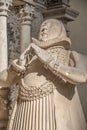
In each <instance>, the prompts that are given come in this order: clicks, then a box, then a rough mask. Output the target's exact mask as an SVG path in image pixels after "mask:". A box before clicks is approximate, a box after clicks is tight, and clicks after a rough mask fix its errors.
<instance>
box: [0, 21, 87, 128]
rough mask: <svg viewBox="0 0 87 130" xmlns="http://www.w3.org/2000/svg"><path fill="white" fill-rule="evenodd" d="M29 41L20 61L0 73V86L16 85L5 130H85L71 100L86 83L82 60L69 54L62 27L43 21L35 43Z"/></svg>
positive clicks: (75, 102)
mask: <svg viewBox="0 0 87 130" xmlns="http://www.w3.org/2000/svg"><path fill="white" fill-rule="evenodd" d="M32 41H33V42H32V43H31V44H30V45H29V47H28V48H27V49H26V50H25V51H24V53H22V54H21V56H20V58H19V59H17V60H14V61H13V62H12V64H11V65H10V67H9V68H8V69H7V70H4V71H3V72H1V73H0V85H1V86H2V87H10V86H12V85H14V84H19V93H18V98H17V102H16V103H15V106H14V109H13V113H12V116H11V119H10V121H9V123H8V127H7V130H86V126H85V119H84V116H83V113H82V110H81V113H80V114H79V109H81V106H80V103H79V101H78V100H77V99H76V98H75V93H76V90H75V88H76V87H75V86H76V85H77V84H80V83H84V82H86V80H87V68H86V66H87V61H86V57H85V56H83V55H81V54H79V53H77V52H75V51H70V45H71V41H70V39H69V38H68V37H67V35H66V31H65V28H64V26H63V24H62V22H61V21H58V20H55V19H48V20H46V21H44V22H43V23H42V25H41V29H40V34H39V40H37V39H34V38H32ZM83 58H84V59H83ZM74 99H75V100H74ZM72 102H74V105H73V103H72ZM73 106H74V107H73ZM77 106H79V109H78V108H77ZM75 107H76V108H75ZM77 109H78V111H77ZM75 110H76V111H75ZM77 112H78V113H77ZM80 115H81V116H80ZM76 122H77V124H76Z"/></svg>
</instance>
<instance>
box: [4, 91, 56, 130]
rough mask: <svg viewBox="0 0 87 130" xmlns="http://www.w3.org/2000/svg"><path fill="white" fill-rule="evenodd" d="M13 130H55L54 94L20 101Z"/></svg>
mask: <svg viewBox="0 0 87 130" xmlns="http://www.w3.org/2000/svg"><path fill="white" fill-rule="evenodd" d="M7 130H10V129H9V127H8V129H7ZM11 130H55V108H54V101H53V93H51V94H49V95H46V96H44V97H42V98H39V99H35V100H31V101H23V100H19V101H18V103H17V109H16V112H15V116H14V119H13V124H12V128H11Z"/></svg>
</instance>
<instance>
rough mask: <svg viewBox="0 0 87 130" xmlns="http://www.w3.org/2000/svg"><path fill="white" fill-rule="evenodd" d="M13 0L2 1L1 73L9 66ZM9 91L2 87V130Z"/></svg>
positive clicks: (0, 126) (6, 115)
mask: <svg viewBox="0 0 87 130" xmlns="http://www.w3.org/2000/svg"><path fill="white" fill-rule="evenodd" d="M10 5H11V0H0V71H2V70H4V69H6V68H7V66H8V52H7V11H8V8H9V6H10ZM8 91H9V90H8V89H7V88H5V89H3V88H1V86H0V130H5V128H6V126H7V121H8V109H7V95H8Z"/></svg>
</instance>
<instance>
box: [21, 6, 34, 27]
mask: <svg viewBox="0 0 87 130" xmlns="http://www.w3.org/2000/svg"><path fill="white" fill-rule="evenodd" d="M34 9H35V7H34V6H32V5H30V4H25V5H24V6H23V8H21V9H20V12H19V16H20V21H21V24H23V25H24V24H25V25H26V24H29V25H30V24H31V21H32V20H33V18H34V16H35V15H34V14H35V13H34V11H35V10H34Z"/></svg>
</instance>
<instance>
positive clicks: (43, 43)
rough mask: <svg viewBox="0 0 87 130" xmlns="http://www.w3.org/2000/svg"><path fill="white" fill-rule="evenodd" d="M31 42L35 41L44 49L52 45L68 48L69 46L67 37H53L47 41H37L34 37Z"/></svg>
mask: <svg viewBox="0 0 87 130" xmlns="http://www.w3.org/2000/svg"><path fill="white" fill-rule="evenodd" d="M32 41H33V43H35V44H36V45H38V46H39V47H41V48H43V49H46V48H49V47H52V46H56V45H57V46H64V48H66V49H69V48H70V42H69V38H67V39H65V40H62V41H61V39H59V38H54V39H50V40H47V41H39V40H37V39H35V38H32Z"/></svg>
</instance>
